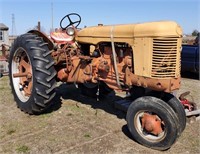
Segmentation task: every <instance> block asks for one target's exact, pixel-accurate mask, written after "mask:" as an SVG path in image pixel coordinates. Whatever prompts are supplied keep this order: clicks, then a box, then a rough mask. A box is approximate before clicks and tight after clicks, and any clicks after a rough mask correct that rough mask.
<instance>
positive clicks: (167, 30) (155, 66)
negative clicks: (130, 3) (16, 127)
mask: <svg viewBox="0 0 200 154" xmlns="http://www.w3.org/2000/svg"><path fill="white" fill-rule="evenodd" d="M66 22H68V23H66ZM80 22H81V17H80V15H78V14H76V13H71V14H68V15H66V16H65V17H64V18H63V19H62V20H61V22H60V27H61V28H59V29H57V30H56V31H55V32H53V33H51V35H50V37H47V36H46V35H45V34H43V33H42V32H40V31H37V30H31V31H29V32H28V33H26V34H23V35H21V36H19V37H17V39H16V40H15V41H14V43H13V45H12V48H11V52H10V59H9V70H10V72H9V73H10V83H11V87H12V92H13V95H14V98H15V101H16V103H17V106H18V107H19V108H20V109H21V110H22V111H23V112H25V113H28V114H40V113H43V112H44V111H45V110H46V109H47V108H48V107H49V106H50V105H51V104H52V103H53V98H54V96H55V95H56V92H55V87H56V83H57V81H62V82H66V83H73V84H76V85H78V87H79V88H80V89H82V91H83V92H85V93H86V94H88V95H91V96H92V95H96V97H99V95H101V94H102V93H103V94H107V93H109V91H111V90H122V91H128V92H129V93H130V95H131V97H132V103H131V104H130V106H129V108H128V111H127V115H126V120H127V125H128V129H129V131H130V133H131V134H132V136H133V138H134V139H135V140H136V141H137V142H139V143H141V144H142V145H145V146H147V147H150V148H153V149H158V150H166V149H168V148H170V147H171V146H172V144H173V143H174V142H175V141H176V139H177V138H178V137H179V136H180V135H181V133H182V131H183V130H184V128H185V126H186V115H185V111H184V108H183V106H182V104H181V103H180V101H179V100H178V99H177V98H176V97H175V96H173V95H172V92H173V91H174V90H177V89H179V87H180V53H181V42H182V30H181V28H180V26H179V25H177V23H175V22H172V21H160V22H149V23H141V24H125V25H111V26H104V25H98V26H94V27H86V28H83V29H78V28H77V27H78V25H79V24H80ZM66 90H67V89H66Z"/></svg>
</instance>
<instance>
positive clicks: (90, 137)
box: [0, 77, 200, 154]
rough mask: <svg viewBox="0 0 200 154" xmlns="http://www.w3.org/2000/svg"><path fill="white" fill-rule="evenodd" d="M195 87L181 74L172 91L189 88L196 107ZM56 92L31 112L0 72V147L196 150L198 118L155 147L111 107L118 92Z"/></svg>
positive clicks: (185, 153) (37, 152)
mask: <svg viewBox="0 0 200 154" xmlns="http://www.w3.org/2000/svg"><path fill="white" fill-rule="evenodd" d="M199 89H200V81H199V80H196V79H186V78H182V87H181V89H180V91H179V92H177V95H179V94H180V93H182V92H185V91H188V90H189V91H191V96H190V99H194V101H195V102H198V106H199V107H200V94H199ZM57 93H58V95H57V96H58V97H57V98H58V100H60V101H59V103H57V104H56V105H54V106H53V107H52V108H51V109H50V110H49V111H48V113H46V114H42V115H39V116H34V115H32V116H30V115H27V114H25V113H23V112H21V111H20V109H18V108H17V107H16V103H15V102H14V101H13V96H12V94H11V89H10V86H9V81H8V77H3V78H0V153H2V154H4V153H9V154H11V153H31V154H48V153H56V154H63V153H87V154H88V153H92V154H93V153H134V154H140V153H153V154H157V153H163V154H174V153H181V154H189V153H191V154H197V153H200V120H198V121H190V122H188V123H187V126H186V129H185V130H184V132H183V133H182V135H181V136H180V138H179V139H178V140H177V142H176V143H175V144H174V145H173V146H172V147H171V148H170V149H169V150H167V151H163V152H160V151H156V150H152V149H149V148H146V147H144V146H142V145H140V144H138V143H137V142H135V141H134V140H133V139H132V138H131V137H130V133H129V131H128V128H127V125H126V120H125V116H126V115H125V113H124V112H122V111H120V110H117V109H115V108H114V107H113V106H114V105H113V102H114V100H115V99H118V97H115V98H114V97H111V96H109V97H108V98H106V99H104V100H103V101H100V102H97V101H96V100H95V99H91V98H87V97H84V96H82V95H80V91H79V90H78V89H76V88H75V87H74V86H73V85H66V84H60V85H58V88H57ZM190 120H191V119H190Z"/></svg>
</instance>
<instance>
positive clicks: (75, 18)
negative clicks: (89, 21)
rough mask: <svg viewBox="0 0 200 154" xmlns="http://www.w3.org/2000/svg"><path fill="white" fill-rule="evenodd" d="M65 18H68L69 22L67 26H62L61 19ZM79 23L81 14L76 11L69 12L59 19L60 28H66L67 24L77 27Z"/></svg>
mask: <svg viewBox="0 0 200 154" xmlns="http://www.w3.org/2000/svg"><path fill="white" fill-rule="evenodd" d="M66 18H67V19H68V22H69V24H68V25H67V26H63V21H64V20H65V19H66ZM80 23H81V16H80V15H79V14H77V13H70V14H68V15H66V16H64V17H63V18H62V20H61V21H60V27H61V28H62V29H66V28H68V27H69V26H74V27H76V28H77V27H78V25H79V24H80Z"/></svg>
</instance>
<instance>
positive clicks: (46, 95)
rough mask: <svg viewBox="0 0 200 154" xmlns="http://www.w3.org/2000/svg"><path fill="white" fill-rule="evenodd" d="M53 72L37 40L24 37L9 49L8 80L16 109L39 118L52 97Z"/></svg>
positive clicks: (50, 60) (44, 46) (41, 43)
mask: <svg viewBox="0 0 200 154" xmlns="http://www.w3.org/2000/svg"><path fill="white" fill-rule="evenodd" d="M55 76H56V71H55V68H54V61H53V59H52V57H51V52H50V51H49V49H48V47H47V44H46V43H45V42H44V41H43V39H42V38H41V37H38V36H36V35H34V34H30V33H26V34H24V35H21V36H19V37H18V38H17V39H16V40H15V41H14V44H13V45H12V48H11V52H10V58H9V78H10V84H11V88H12V92H13V95H14V99H15V101H16V103H17V106H18V107H19V108H20V109H21V110H22V111H24V112H26V113H28V114H40V113H42V112H44V111H45V110H46V109H47V108H48V107H49V106H50V105H51V104H52V99H53V98H54V96H55V95H56V93H55V86H56V80H55Z"/></svg>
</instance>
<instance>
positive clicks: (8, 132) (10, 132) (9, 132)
mask: <svg viewBox="0 0 200 154" xmlns="http://www.w3.org/2000/svg"><path fill="white" fill-rule="evenodd" d="M15 132H16V130H15V129H13V128H10V129H9V130H8V131H7V134H8V135H11V134H13V133H15Z"/></svg>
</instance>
